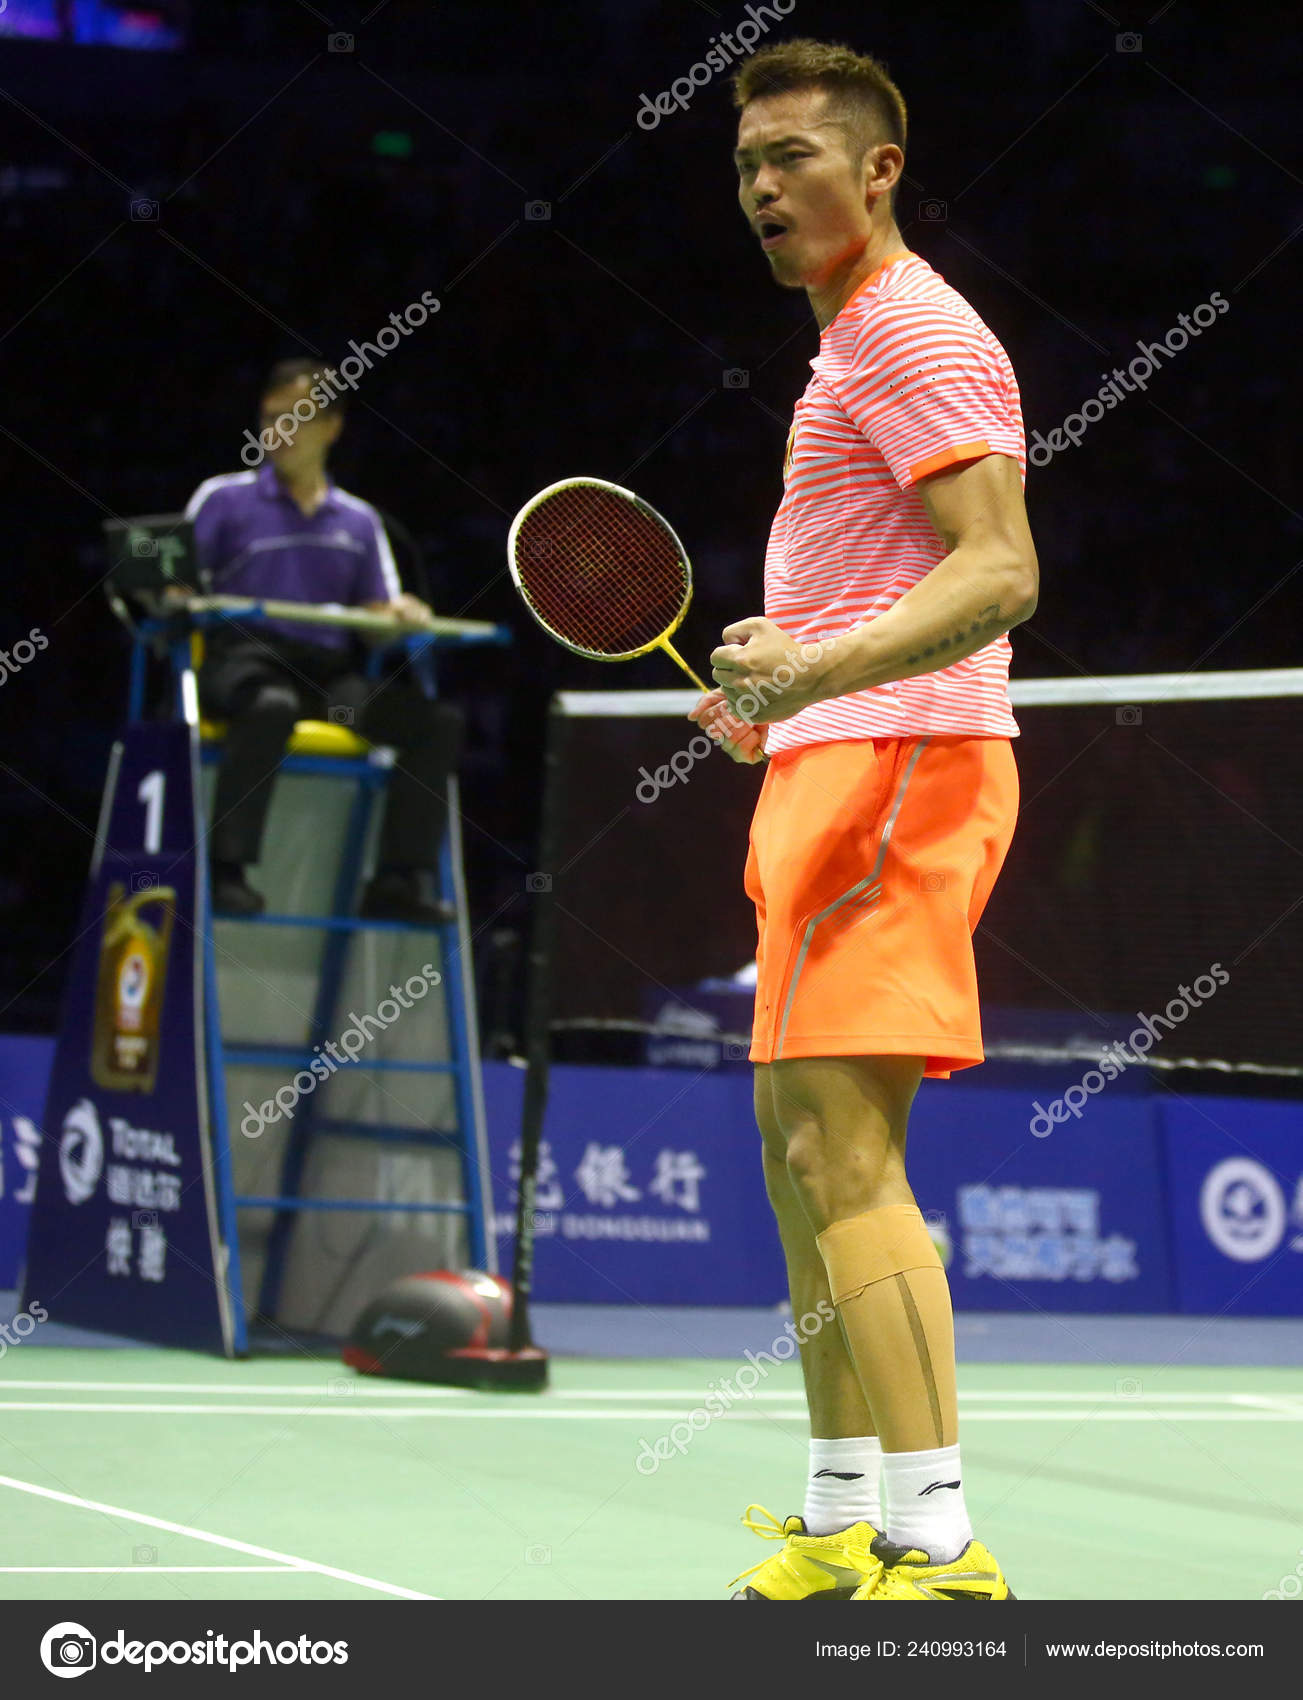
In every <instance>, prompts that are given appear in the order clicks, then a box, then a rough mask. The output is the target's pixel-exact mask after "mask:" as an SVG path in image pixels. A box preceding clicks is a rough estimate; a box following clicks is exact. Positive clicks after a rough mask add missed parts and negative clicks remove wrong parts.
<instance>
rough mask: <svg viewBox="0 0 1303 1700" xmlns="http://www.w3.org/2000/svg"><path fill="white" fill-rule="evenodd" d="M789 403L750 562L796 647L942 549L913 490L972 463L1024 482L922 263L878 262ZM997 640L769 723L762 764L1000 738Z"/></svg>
mask: <svg viewBox="0 0 1303 1700" xmlns="http://www.w3.org/2000/svg"><path fill="white" fill-rule="evenodd" d="M810 365H811V366H812V367H813V368H814V376H813V377H812V378H811V379H810V382H809V384H808V385H807V386H806V390H805V394H804V395H803V396H802V397H801V399H800V401H798V402H797V404H796V414H795V418H794V419H793V422H792V430H791V434H790V436H789V437H788V446H787V458H786V465H785V466H784V470H783V484H784V488H783V499H782V502H781V503H780V504H779V508H778V512H777V514H776V515H775V516H774V524H773V528H772V530H771V532H770V534H769V547H768V550H767V552H766V555H765V614H766V616H767V617H768V618H769V619H771V620H773V621H774V622H775V624H776V625H778V626H781V628H782V629H783V631H785V632H787V633H788V634H789V635H790V636H792V637H794V638H798V639H799V640H800V641H801V642H802V643H803V644H809V643H815V642H818V641H819V640H820V639H823V638H830V637H840V636H841V635H842V634H843V633H845V632H848V631H850V630H851V629H852V628H853V627H855V626H860V625H863V624H864V623H865V621H867V620H871V619H873V618H874V617H875V616H876V615H878V614H881V613H882V612H883V611H884V610H885V609H887V608H890V607H891V605H892V603H893V602H895V601H897V599H898V598H899V597H900V596H902V595H903V594H904V592H905V591H907V590H908V589H909V588H910V586H911V585H915V584H917V583H918V582H919V580H920V579H921V578H923V577H925V575H926V574H927V573H929V572H930V571H931V570H932V568H933V567H934V566H936V564H937V562H938V561H940V560H942V559H943V557H944V556H945V554H946V548H945V545H944V544H943V543H942V542H941V540H940V539H939V538H938V537H937V535H936V533H935V532H934V531H933V529H932V526H931V524H930V523H929V521H928V517H927V513H926V510H925V509H924V507H923V501H922V497H921V496H920V495H919V492H918V488H917V485H918V481H919V479H920V478H925V477H926V476H927V475H928V474H929V473H931V472H938V471H940V470H941V469H942V468H943V467H947V466H953V465H956V464H958V463H959V462H962V461H967V460H976V459H978V458H980V457H981V456H983V455H988V454H1006V455H1009V456H1011V457H1012V458H1014V459H1015V460H1017V462H1018V466H1019V471H1020V473H1021V474H1022V476H1023V477H1024V479H1025V477H1026V471H1027V461H1026V448H1025V444H1024V439H1023V425H1022V409H1021V406H1020V404H1019V400H1018V384H1017V380H1016V379H1015V378H1014V375H1013V368H1012V367H1011V366H1010V364H1009V358H1008V356H1007V355H1006V354H1005V351H1004V349H1003V348H1002V347H1001V346H1000V344H999V343H998V342H997V341H996V339H995V337H994V336H992V334H991V332H990V331H989V330H988V329H987V327H986V326H985V325H984V324H983V323H982V321H981V319H979V318H978V316H977V314H976V313H975V312H974V311H973V309H972V308H971V307H970V306H969V305H968V303H967V301H965V300H964V298H963V296H961V295H959V294H958V293H957V292H956V291H955V290H953V289H951V287H950V285H949V284H947V283H946V282H945V281H944V280H943V279H942V278H940V277H939V276H938V275H937V273H936V272H934V271H933V270H932V267H931V266H930V265H928V263H927V261H926V260H923V259H920V258H919V256H918V255H917V254H902V255H900V256H899V257H898V258H895V259H891V260H888V261H886V262H885V264H883V265H882V266H880V267H879V268H878V270H877V271H876V272H874V273H873V274H872V276H871V277H869V278H867V279H866V280H865V282H864V283H863V284H861V286H860V288H859V289H858V290H857V291H856V292H855V294H854V295H852V296H851V298H850V300H849V301H848V302H847V303H846V305H845V306H844V307H843V308H842V310H841V312H840V313H838V315H837V317H836V318H835V319H834V320H833V321H832V323H831V324H830V325H828V326H827V327H826V328H825V330H824V332H823V334H822V336H821V338H820V346H819V354H818V356H817V358H815V359H814V360H812V361H811V362H810ZM1009 655H1010V648H1009V640H1008V638H1006V637H999V638H997V639H996V640H995V641H994V642H993V643H989V644H987V645H986V646H985V647H984V648H982V649H979V650H978V651H977V652H976V653H975V654H973V655H970V656H968V657H967V659H966V660H963V661H956V662H954V663H953V664H952V665H951V666H949V667H942V668H939V669H938V670H937V671H936V672H934V673H924V674H921V675H919V676H918V677H916V678H913V679H901V680H898V681H897V682H895V683H893V684H888V685H875V686H874V687H873V688H872V689H871V690H865V691H854V692H852V693H851V694H850V695H848V696H843V697H837V698H834V699H833V700H832V701H831V702H820V703H815V704H814V705H813V706H812V707H810V708H806V709H802V710H801V712H800V713H799V714H796V715H793V716H792V718H791V719H790V720H782V721H779V722H778V723H776V724H775V725H773V726H771V727H770V729H769V738H768V744H767V748H768V749H769V752H770V753H771V754H776V753H777V752H778V751H780V750H790V749H797V748H800V747H801V746H803V745H805V744H822V743H831V742H834V741H836V740H838V739H842V738H910V737H922V736H924V735H927V734H930V733H949V734H952V735H960V736H968V737H973V736H978V737H999V738H1011V737H1016V736H1017V733H1018V726H1017V723H1016V722H1015V720H1014V718H1013V713H1012V711H1011V709H1010V707H1009V690H1008V684H1009Z"/></svg>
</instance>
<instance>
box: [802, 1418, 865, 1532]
mask: <svg viewBox="0 0 1303 1700" xmlns="http://www.w3.org/2000/svg"><path fill="white" fill-rule="evenodd" d="M881 1463H882V1442H881V1441H880V1440H879V1439H878V1437H877V1435H876V1434H860V1435H853V1436H851V1437H850V1439H848V1440H811V1442H810V1478H809V1480H808V1481H807V1482H806V1484H805V1526H806V1528H807V1529H808V1530H809V1531H810V1533H811V1534H812V1535H835V1534H836V1533H837V1531H838V1530H839V1529H849V1528H850V1526H851V1524H852V1523H872V1525H873V1527H874V1528H875V1529H881V1527H882V1506H881V1503H880V1501H879V1499H878V1470H879V1467H880V1465H881Z"/></svg>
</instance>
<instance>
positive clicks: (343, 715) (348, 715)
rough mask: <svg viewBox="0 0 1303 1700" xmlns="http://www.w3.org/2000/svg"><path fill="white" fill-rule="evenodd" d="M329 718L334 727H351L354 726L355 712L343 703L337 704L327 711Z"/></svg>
mask: <svg viewBox="0 0 1303 1700" xmlns="http://www.w3.org/2000/svg"><path fill="white" fill-rule="evenodd" d="M327 718H328V719H329V721H330V723H331V725H332V726H351V725H352V724H353V710H352V709H351V708H345V707H344V705H343V704H342V703H335V704H334V705H333V706H332V707H331V708H330V709H328V710H327Z"/></svg>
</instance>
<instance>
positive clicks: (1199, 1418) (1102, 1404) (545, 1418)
mask: <svg viewBox="0 0 1303 1700" xmlns="http://www.w3.org/2000/svg"><path fill="white" fill-rule="evenodd" d="M1097 1404H1098V1406H1099V1408H1098V1409H1096V1410H1093V1411H1083V1410H1082V1409H1080V1408H1077V1407H1064V1406H1062V1405H1058V1406H1055V1407H1054V1408H1053V1409H1052V1410H1043V1411H1039V1410H1034V1409H1033V1410H1028V1409H1018V1410H1013V1411H967V1412H965V1414H964V1421H965V1422H966V1423H1021V1422H1028V1423H1030V1422H1045V1423H1075V1422H1080V1421H1082V1420H1083V1419H1084V1418H1093V1419H1094V1420H1095V1421H1097V1422H1154V1423H1157V1422H1177V1421H1180V1422H1187V1423H1236V1422H1239V1423H1247V1422H1265V1423H1271V1422H1278V1423H1287V1422H1303V1404H1300V1405H1297V1406H1286V1405H1284V1404H1282V1405H1280V1406H1265V1405H1264V1406H1263V1407H1261V1408H1259V1407H1257V1406H1253V1407H1246V1406H1232V1407H1230V1408H1228V1409H1226V1410H1208V1409H1206V1408H1205V1409H1202V1410H1188V1411H1187V1410H1181V1409H1180V1408H1179V1407H1177V1408H1173V1407H1172V1406H1165V1407H1164V1408H1163V1409H1162V1410H1161V1411H1153V1410H1148V1411H1147V1410H1145V1409H1143V1408H1142V1407H1140V1402H1139V1401H1138V1400H1134V1399H1119V1400H1116V1401H1109V1400H1106V1399H1100V1400H1099V1401H1097ZM692 1409H694V1407H693V1406H691V1405H688V1404H686V1403H684V1404H683V1405H681V1406H680V1410H681V1411H683V1412H685V1413H686V1412H687V1411H690V1410H692ZM0 1411H44V1412H79V1411H80V1412H84V1413H87V1414H89V1415H92V1416H159V1417H176V1416H190V1417H378V1418H381V1419H383V1420H384V1421H385V1422H396V1421H398V1420H399V1419H400V1418H403V1417H423V1418H427V1419H430V1420H432V1421H437V1420H444V1421H452V1420H456V1419H463V1420H465V1421H467V1422H491V1421H493V1420H494V1419H495V1418H503V1419H506V1420H509V1421H513V1422H581V1423H597V1422H651V1423H654V1422H664V1421H665V1419H666V1418H667V1417H673V1416H674V1415H675V1414H676V1413H675V1412H674V1411H672V1410H666V1409H665V1408H664V1407H662V1408H660V1409H658V1410H638V1409H636V1408H634V1407H626V1408H624V1409H622V1410H615V1411H604V1410H601V1409H598V1410H587V1411H563V1410H556V1409H552V1408H550V1407H548V1406H547V1405H541V1404H540V1405H529V1406H522V1405H517V1406H504V1405H475V1406H453V1407H449V1406H447V1405H444V1406H437V1405H426V1406H419V1405H413V1406H407V1407H403V1406H397V1407H395V1406H392V1405H389V1406H386V1405H355V1404H353V1402H352V1401H351V1400H340V1401H339V1402H338V1404H335V1405H146V1404H127V1403H112V1404H110V1403H105V1402H101V1401H98V1400H97V1401H94V1402H91V1401H84V1400H64V1401H61V1400H46V1399H40V1400H37V1399H31V1400H9V1401H0ZM804 1414H805V1412H804V1404H803V1403H802V1407H801V1409H799V1410H798V1409H797V1408H796V1407H795V1406H794V1407H793V1408H792V1409H791V1410H788V1411H772V1412H769V1411H744V1410H739V1409H737V1408H734V1409H731V1410H729V1411H727V1412H725V1413H723V1420H725V1421H728V1422H744V1423H745V1422H755V1423H758V1422H772V1421H774V1420H775V1419H778V1418H782V1417H800V1416H804ZM6 1480H7V1478H6V1477H4V1476H0V1484H3V1483H4V1482H5V1481H6ZM420 1597H421V1598H422V1599H424V1598H425V1597H426V1596H425V1595H421V1596H420Z"/></svg>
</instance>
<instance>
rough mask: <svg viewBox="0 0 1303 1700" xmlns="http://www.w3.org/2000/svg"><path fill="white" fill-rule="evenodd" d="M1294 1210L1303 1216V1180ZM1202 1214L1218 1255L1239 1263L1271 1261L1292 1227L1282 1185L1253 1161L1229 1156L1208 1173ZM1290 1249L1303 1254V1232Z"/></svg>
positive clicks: (1201, 1196)
mask: <svg viewBox="0 0 1303 1700" xmlns="http://www.w3.org/2000/svg"><path fill="white" fill-rule="evenodd" d="M1295 1209H1296V1214H1301V1215H1303V1176H1300V1177H1299V1190H1298V1198H1297V1199H1296V1201H1295ZM1199 1215H1200V1217H1201V1218H1202V1220H1203V1226H1204V1232H1205V1233H1206V1234H1207V1235H1208V1238H1209V1239H1210V1240H1211V1241H1212V1243H1213V1244H1214V1245H1215V1246H1216V1247H1217V1249H1218V1251H1220V1252H1221V1253H1222V1255H1223V1256H1225V1257H1231V1258H1234V1259H1235V1261H1236V1262H1237V1263H1260V1262H1261V1261H1262V1259H1263V1258H1265V1257H1270V1256H1271V1254H1272V1253H1273V1252H1274V1251H1275V1250H1276V1249H1277V1248H1278V1247H1279V1245H1280V1243H1281V1241H1282V1240H1283V1239H1284V1238H1285V1232H1286V1229H1287V1228H1288V1226H1289V1210H1288V1207H1287V1206H1286V1203H1285V1193H1284V1190H1283V1188H1282V1187H1281V1184H1280V1182H1279V1181H1278V1180H1277V1179H1276V1177H1275V1175H1273V1174H1272V1172H1271V1170H1270V1169H1268V1168H1267V1167H1266V1166H1265V1164H1262V1163H1259V1162H1258V1161H1257V1159H1256V1158H1253V1157H1227V1158H1226V1159H1225V1160H1224V1161H1223V1162H1221V1163H1218V1164H1217V1165H1216V1166H1215V1167H1214V1168H1211V1169H1209V1171H1208V1173H1207V1175H1205V1177H1204V1183H1203V1186H1202V1187H1201V1188H1200V1189H1199ZM1290 1250H1291V1251H1303V1234H1298V1235H1295V1237H1294V1239H1293V1240H1291V1242H1290Z"/></svg>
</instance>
